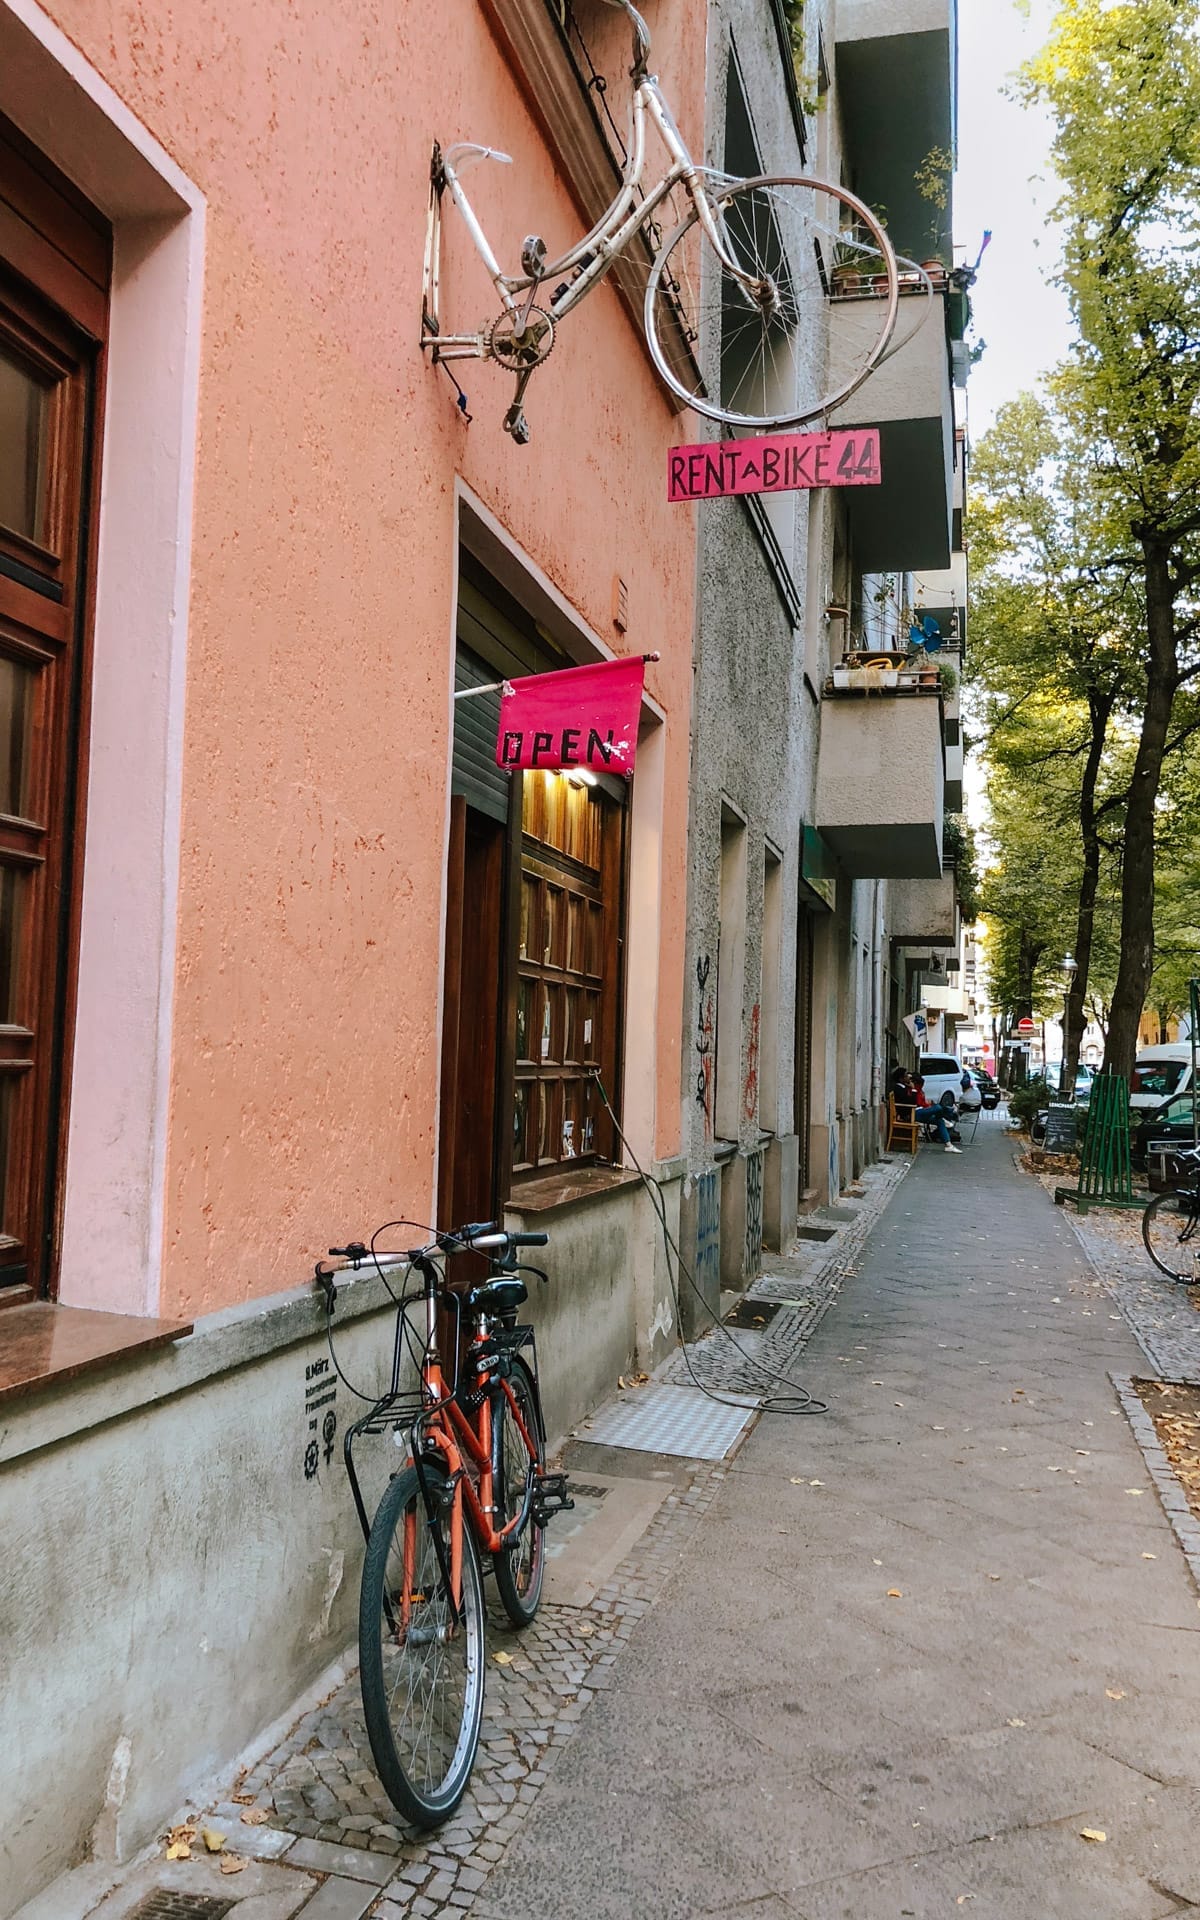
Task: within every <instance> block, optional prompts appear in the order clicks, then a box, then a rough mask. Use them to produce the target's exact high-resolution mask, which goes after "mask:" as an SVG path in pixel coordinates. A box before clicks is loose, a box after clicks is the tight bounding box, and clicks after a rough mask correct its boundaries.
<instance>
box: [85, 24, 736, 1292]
mask: <svg viewBox="0 0 1200 1920" xmlns="http://www.w3.org/2000/svg"><path fill="white" fill-rule="evenodd" d="M52 11H53V12H54V14H55V17H56V18H57V19H58V21H59V23H60V25H61V26H62V28H63V30H64V31H65V32H66V33H67V34H68V36H69V37H70V38H71V39H73V40H74V41H75V42H76V44H77V45H78V46H79V48H80V49H81V51H82V52H83V54H84V55H85V56H86V58H87V59H89V60H90V61H91V62H92V63H93V64H94V65H95V66H96V67H97V68H98V69H99V71H100V73H101V74H102V75H103V76H104V77H105V78H106V79H107V80H108V81H109V82H110V84H111V85H112V86H113V88H114V89H115V90H116V92H117V93H118V94H119V95H120V96H121V97H122V99H123V100H124V101H125V102H126V103H127V104H128V106H129V107H130V108H131V109H132V110H133V112H134V113H136V114H137V115H138V116H139V117H140V118H141V119H142V120H143V121H144V122H145V124H146V125H147V127H148V128H149V129H150V131H151V132H152V133H153V134H154V135H155V136H156V137H157V138H158V140H159V141H161V143H162V145H163V146H164V147H165V148H166V150H167V151H168V153H169V154H171V155H172V157H173V158H174V159H175V160H176V161H177V162H178V164H179V165H180V166H181V167H182V168H183V169H184V171H185V172H186V173H187V174H188V175H189V177H190V178H191V179H192V180H194V181H195V182H196V184H197V186H198V187H199V188H200V190H201V191H202V193H203V194H204V195H205V198H206V200H207V204H208V216H207V241H206V261H205V294H204V302H205V304H204V325H203V342H202V355H201V373H200V417H199V422H198V439H197V446H198V451H197V468H196V492H195V519H194V529H193V533H194V549H193V565H192V574H191V605H190V638H189V654H188V670H187V704H186V724H185V734H184V767H183V826H182V862H181V885H180V905H179V925H178V974H177V980H176V992H175V1001H174V1026H173V1051H172V1082H171V1099H170V1126H169V1136H168V1153H167V1173H166V1179H167V1190H166V1207H165V1220H166V1226H165V1248H164V1269H163V1272H164V1281H163V1297H162V1300H161V1303H160V1304H161V1307H162V1309H163V1310H164V1311H181V1312H183V1311H186V1312H188V1313H198V1312H202V1311H206V1310H208V1309H211V1308H214V1307H217V1306H221V1305H225V1304H228V1303H231V1302H233V1301H236V1300H240V1299H244V1298H246V1297H248V1296H251V1295H254V1294H260V1293H268V1292H272V1291H275V1290H277V1289H279V1288H281V1287H286V1286H291V1285H295V1284H297V1283H298V1282H299V1281H300V1280H302V1279H303V1277H304V1274H305V1272H306V1271H307V1268H308V1263H309V1261H310V1258H311V1256H312V1254H313V1253H314V1252H315V1251H318V1250H320V1249H322V1248H323V1247H324V1246H326V1245H327V1244H328V1243H329V1240H330V1238H331V1237H335V1236H337V1235H340V1234H344V1233H347V1232H360V1231H363V1230H364V1229H369V1228H370V1227H371V1225H372V1224H373V1223H374V1222H376V1221H377V1220H379V1219H381V1218H384V1217H386V1216H387V1215H388V1214H392V1213H407V1214H410V1215H412V1216H413V1217H415V1218H418V1219H421V1218H426V1219H427V1218H429V1209H430V1208H431V1206H432V1204H433V1201H432V1193H433V1169H434V1155H435V1148H436V1132H435V1113H436V1089H437V1069H438V1032H437V1015H438V995H439V972H440V957H439V956H440V925H441V915H442V887H443V847H444V839H445V822H446V766H447V755H448V728H449V725H450V712H451V710H450V703H449V688H450V676H451V662H452V640H453V613H452V606H453V585H454V548H455V493H454V488H455V480H456V476H461V477H462V478H463V479H464V480H465V481H466V482H467V484H468V485H469V486H470V488H471V489H472V490H473V491H474V492H475V493H476V494H477V495H478V496H479V498H480V499H481V500H482V501H483V502H484V503H485V504H486V505H487V507H488V508H489V509H490V510H491V512H492V513H493V514H494V515H495V516H496V517H497V519H498V520H499V521H500V522H501V523H502V524H503V525H504V527H505V528H506V529H507V530H508V531H509V533H510V534H511V536H512V538H513V540H514V541H515V542H516V543H518V544H519V546H520V547H521V548H523V549H524V550H525V551H526V552H527V553H528V555H529V556H530V557H531V558H532V559H533V560H534V561H535V562H536V563H537V565H539V566H540V567H541V568H542V569H543V570H544V571H545V573H546V574H547V575H548V576H549V577H550V579H551V580H552V581H553V582H554V583H555V585H556V586H557V587H558V588H559V589H560V590H561V592H562V593H563V594H564V595H565V596H566V597H567V599H568V600H569V601H570V602H571V603H572V605H573V606H574V607H575V608H576V609H577V610H578V612H579V614H580V615H581V617H582V618H583V619H584V620H585V621H587V622H588V623H589V624H590V625H591V626H592V627H593V629H594V630H595V631H596V632H597V633H599V634H600V635H602V636H604V637H605V638H606V639H608V640H610V641H613V640H615V638H616V636H615V634H614V633H613V629H612V627H611V623H610V616H611V588H612V579H613V575H614V573H618V572H619V573H620V574H622V575H623V576H624V578H625V579H626V580H627V581H628V583H629V589H630V629H629V633H628V636H627V638H626V640H625V642H624V644H625V645H626V646H627V647H628V648H629V649H630V650H637V651H642V650H650V649H652V648H654V649H658V650H660V651H661V653H662V660H661V663H660V664H659V665H657V666H656V667H653V668H652V669H651V670H650V679H649V682H648V686H649V690H650V691H651V692H652V693H653V694H654V696H655V697H656V699H657V700H658V701H659V702H660V703H661V705H662V707H663V708H664V709H665V711H666V713H667V716H668V726H667V739H666V765H665V780H664V788H665V794H666V801H665V812H664V819H663V857H662V896H661V913H662V926H663V936H662V941H661V948H660V956H659V969H660V971H659V982H658V1008H659V1018H658V1022H657V1031H656V1033H655V1035H654V1036H653V1044H654V1047H655V1050H656V1056H657V1101H656V1109H655V1110H656V1145H657V1147H658V1150H659V1152H660V1153H663V1154H665V1153H669V1152H671V1151H672V1150H673V1149H674V1148H675V1147H676V1145H677V1140H678V1124H679V1071H680V1060H679V1051H680V1031H679V1017H678V1008H679V1006H680V1001H681V986H682V966H683V924H684V888H685V833H686V810H687V755H688V712H689V701H690V684H691V665H690V662H691V632H692V612H693V608H692V596H693V544H692V543H693V538H694V521H693V517H692V509H689V508H684V507H672V508H669V507H668V506H667V504H666V500H665V484H664V471H665V464H666V462H665V454H666V448H667V446H668V445H669V444H671V443H672V442H673V441H676V440H679V439H681V438H686V437H688V432H689V423H688V421H687V418H686V416H685V417H684V419H683V421H682V422H680V421H677V420H676V419H675V418H674V417H673V416H672V414H671V413H670V411H669V409H668V407H667V406H666V404H665V401H664V399H663V397H662V394H661V392H660V390H659V387H658V384H657V382H656V380H655V378H654V375H653V373H652V371H651V369H650V367H649V364H648V362H647V360H646V358H645V355H644V354H643V352H642V351H641V350H640V347H639V344H638V341H637V337H636V336H635V334H634V332H633V330H632V329H631V327H630V326H629V324H628V322H627V320H626V318H625V316H624V313H623V310H622V308H621V306H620V304H619V302H618V299H617V296H616V294H615V292H614V291H613V290H612V289H611V288H608V287H603V288H601V289H600V290H599V291H598V292H597V293H596V294H595V295H594V296H593V297H592V298H591V300H590V301H589V302H588V303H586V304H585V306H584V307H583V308H582V309H581V310H580V311H579V313H578V314H577V315H575V316H573V317H572V318H571V320H570V321H569V322H568V323H567V325H566V326H565V327H564V329H563V333H562V336H561V338H560V342H559V344H558V346H557V347H556V350H555V353H554V355H553V356H552V358H551V360H550V362H549V363H548V365H547V366H546V368H545V369H543V370H542V372H541V373H540V374H539V375H538V376H537V378H536V379H535V381H534V382H533V384H532V387H531V389H530V393H529V396H528V408H527V410H528V412H529V415H530V419H531V422H532V425H533V429H534V440H533V443H532V445H531V446H530V447H528V448H524V449H521V448H517V447H514V446H513V445H512V443H511V442H510V441H509V440H508V439H507V438H506V437H505V436H504V435H503V434H502V432H501V431H500V420H501V416H502V413H503V410H504V407H505V406H506V404H507V400H508V394H509V382H508V381H507V380H506V379H505V378H504V377H503V376H501V375H500V374H499V372H498V371H496V370H494V369H488V368H479V367H475V366H468V368H467V370H466V373H465V375H464V383H465V384H466V385H467V387H468V390H469V393H470V399H471V407H472V412H473V414H474V416H475V417H474V423H473V424H472V425H471V426H469V427H467V426H466V425H465V424H464V423H463V422H462V421H461V419H460V418H459V416H458V414H457V412H456V410H455V408H454V405H453V396H452V392H451V389H450V385H449V383H448V381H447V380H446V379H445V377H444V375H442V374H439V373H437V372H435V371H433V370H431V369H430V368H428V367H427V365H426V364H425V363H424V362H423V360H422V358H421V356H420V354H419V352H418V350H417V345H416V338H417V325H418V316H419V301H420V271H421V250H422V241H423V232H424V218H425V201H426V191H427V184H426V183H427V170H428V159H429V150H430V145H431V142H432V140H433V138H434V137H435V135H436V136H438V137H439V138H441V139H442V140H443V141H446V140H450V139H455V138H464V137H465V138H477V139H482V140H487V141H489V142H491V143H494V144H496V145H499V146H502V147H504V148H506V149H507V150H508V151H509V152H510V153H512V154H513V156H514V159H515V162H516V164H515V166H514V167H513V168H511V169H503V170H502V169H499V168H496V169H481V170H479V171H477V172H474V173H473V174H472V175H471V176H470V186H471V190H472V197H473V198H474V199H475V200H476V202H477V205H478V209H479V211H480V213H481V215H482V217H483V219H484V222H485V225H486V226H487V228H488V231H489V234H490V235H491V237H492V239H493V241H494V242H495V243H496V245H497V249H498V251H499V252H500V255H501V257H502V258H506V259H513V260H515V258H516V256H517V252H518V249H519V245H520V241H521V238H522V236H523V235H524V234H525V233H527V232H529V231H531V230H538V231H542V232H544V233H545V234H546V235H547V238H548V239H549V240H550V242H551V244H552V245H554V244H555V243H565V242H566V241H567V240H568V239H569V238H570V237H572V236H573V235H574V234H575V233H576V232H577V231H578V215H577V213H576V212H575V209H574V207H573V205H572V203H571V201H570V199H569V197H568V196H567V194H566V193H565V191H564V189H563V188H562V186H561V184H560V183H559V181H558V180H557V179H556V176H555V170H554V167H553V165H552V162H551V160H550V158H549V155H548V153H547V151H546V149H545V147H544V145H543V143H542V141H541V139H540V137H539V135H538V132H537V129H536V126H535V123H534V121H533V119H532V117H531V116H530V114H529V112H528V110H527V108H526V106H525V104H524V102H523V100H522V97H521V95H520V93H519V91H518V89H517V87H516V84H515V82H514V80H513V78H512V76H511V75H510V74H509V73H508V71H507V69H506V67H505V64H504V62H503V59H502V58H501V56H500V53H499V50H498V48H497V45H496V42H495V40H494V38H493V36H492V33H491V31H490V30H489V27H488V25H487V22H486V18H485V15H484V13H483V11H482V8H481V7H480V6H479V5H478V4H477V0H460V4H458V5H457V6H454V7H450V8H447V7H445V6H441V5H438V4H436V3H435V0H419V3H418V0H412V3H411V4H409V5H407V6H405V7H403V8H396V7H394V6H391V5H384V4H372V0H344V4H343V5H341V6H340V7H338V8H329V7H328V6H327V5H324V4H322V3H321V0H295V3H294V4H283V0H264V3H263V4H260V5H259V6H256V7H254V8H245V7H238V6H235V5H234V4H233V0H203V4H197V3H196V0H189V3H188V4H178V5H174V6H172V5H170V4H168V0H144V3H143V4H132V3H130V4H105V5H102V4H98V3H97V0H56V4H55V6H54V7H53V9H52ZM650 14H651V21H652V25H653V26H654V28H655V34H656V45H655V53H656V65H657V67H658V69H659V71H660V72H661V74H662V77H663V80H664V83H665V85H666V86H667V88H668V92H669V94H670V97H671V98H672V101H673V104H674V106H675V108H676V112H677V116H678V118H679V119H680V122H681V124H682V126H683V129H684V132H685V134H686V135H687V136H688V138H689V139H690V140H691V141H692V143H693V145H694V147H695V148H696V149H697V150H699V149H700V148H701V147H702V144H703V142H702V138H701V124H700V121H701V113H702V101H703V53H704V33H703V6H702V4H701V3H700V0H697V4H695V5H693V4H691V3H690V0H689V4H688V5H686V6H684V5H680V4H678V0H677V4H676V5H675V6H674V7H673V8H668V7H667V6H666V5H665V4H659V5H658V6H656V7H652V8H651V9H650ZM617 71H618V72H620V69H619V68H618V69H617ZM492 300H493V297H492V295H491V291H490V288H489V287H488V286H487V284H486V281H485V280H484V279H483V278H482V275H481V272H480V270H479V268H478V264H477V262H476V261H475V258H474V256H473V254H469V252H468V248H467V244H466V240H465V235H463V234H462V232H461V231H460V230H459V229H458V228H457V226H456V224H455V223H454V221H453V220H451V221H450V222H449V223H448V229H447V234H446V251H445V257H444V297H443V305H444V311H445V316H446V319H447V320H448V321H449V322H450V323H452V324H453V323H456V321H457V320H458V318H459V316H461V319H462V322H463V324H464V325H467V326H473V325H474V324H475V323H476V322H477V320H478V319H479V318H481V317H482V315H483V313H484V312H486V311H488V310H489V309H490V307H491V305H492ZM102 537H103V530H102Z"/></svg>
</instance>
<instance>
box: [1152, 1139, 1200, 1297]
mask: <svg viewBox="0 0 1200 1920" xmlns="http://www.w3.org/2000/svg"><path fill="white" fill-rule="evenodd" d="M1172 1151H1173V1155H1174V1158H1175V1160H1176V1161H1177V1163H1178V1165H1179V1167H1180V1169H1181V1171H1182V1173H1183V1178H1182V1180H1181V1182H1180V1184H1179V1185H1178V1186H1174V1187H1170V1188H1169V1189H1168V1190H1167V1192H1165V1193H1158V1194H1155V1196H1154V1198H1153V1200H1152V1201H1151V1202H1150V1205H1149V1206H1148V1207H1147V1208H1146V1211H1145V1212H1144V1213H1143V1215H1142V1239H1143V1240H1144V1241H1145V1243H1146V1252H1147V1253H1148V1254H1149V1255H1150V1258H1151V1259H1152V1260H1153V1262H1154V1264H1155V1266H1156V1267H1157V1268H1158V1270H1159V1272H1160V1273H1165V1274H1166V1276H1167V1278H1168V1280H1177V1281H1178V1282H1179V1283H1180V1285H1181V1286H1195V1285H1196V1284H1197V1283H1200V1232H1198V1231H1197V1229H1198V1228H1200V1148H1196V1147H1175V1148H1173V1149H1172Z"/></svg>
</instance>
